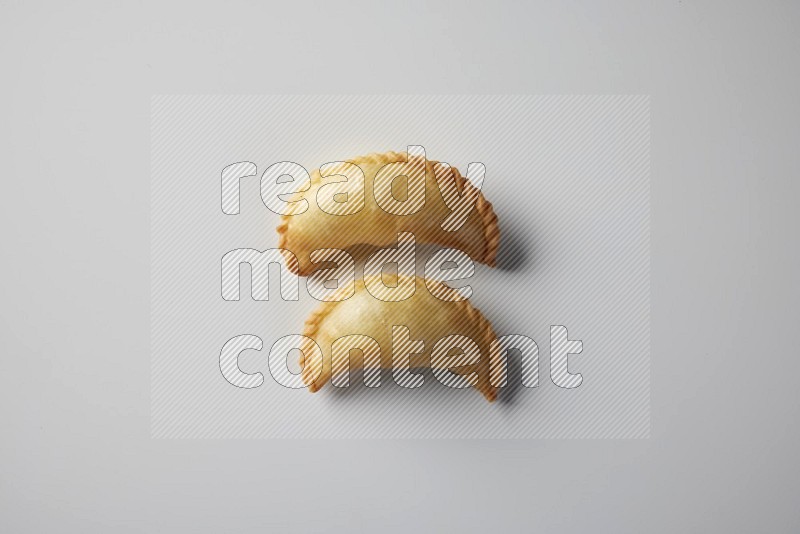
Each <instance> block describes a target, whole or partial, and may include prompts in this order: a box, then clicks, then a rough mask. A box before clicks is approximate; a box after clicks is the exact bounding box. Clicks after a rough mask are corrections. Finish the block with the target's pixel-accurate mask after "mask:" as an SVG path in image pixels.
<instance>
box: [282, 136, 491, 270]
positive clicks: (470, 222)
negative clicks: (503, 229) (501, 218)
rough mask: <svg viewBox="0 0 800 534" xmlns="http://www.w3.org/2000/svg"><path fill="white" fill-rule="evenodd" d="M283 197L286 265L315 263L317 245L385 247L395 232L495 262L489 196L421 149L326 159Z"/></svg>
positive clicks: (293, 267)
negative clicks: (287, 195)
mask: <svg viewBox="0 0 800 534" xmlns="http://www.w3.org/2000/svg"><path fill="white" fill-rule="evenodd" d="M409 148H412V147H409ZM417 148H420V149H421V148H422V147H417ZM479 168H482V165H481V166H480V167H479ZM400 177H404V178H400ZM481 180H482V178H481ZM287 202H289V204H288V207H287V209H286V211H285V212H284V215H283V216H282V219H281V223H280V224H279V226H278V234H279V236H280V241H279V245H278V246H279V248H280V249H282V250H284V251H288V252H291V254H288V253H284V255H285V257H286V263H287V266H288V267H289V269H290V270H291V271H292V272H293V273H295V274H299V275H301V276H307V275H308V274H310V273H311V272H312V271H313V270H314V264H313V262H312V261H311V259H310V254H311V253H312V252H313V251H314V250H318V249H343V250H351V251H352V250H353V248H354V247H355V246H356V245H373V246H378V247H385V246H387V245H389V244H391V243H394V242H395V241H396V239H397V235H398V233H400V232H411V233H413V234H414V237H415V239H416V241H417V243H419V244H422V243H431V244H436V245H441V246H444V247H448V248H456V249H459V250H462V251H464V252H465V253H466V254H467V255H469V256H470V258H472V259H473V260H475V261H478V262H480V263H484V264H486V265H489V266H494V265H495V260H496V256H497V249H498V245H499V240H500V232H499V229H498V225H497V216H496V215H495V213H494V210H493V209H492V205H491V203H489V201H487V200H486V198H485V197H484V196H483V193H482V192H481V191H480V189H479V187H475V185H473V184H472V182H471V181H470V180H467V179H466V178H464V177H463V176H462V175H461V173H460V172H459V171H458V169H456V168H455V167H450V166H448V165H447V164H443V163H440V162H437V161H428V160H427V159H426V158H425V154H424V151H422V152H421V154H417V153H414V152H412V153H411V155H410V156H409V155H408V154H405V153H399V152H387V153H385V154H371V155H368V156H362V157H357V158H354V159H351V160H348V161H346V162H334V163H330V164H326V165H323V166H322V167H321V168H320V169H318V170H315V171H313V172H312V173H311V174H310V175H309V179H308V180H306V181H305V182H304V183H303V184H302V186H301V187H300V188H299V189H298V190H297V193H295V194H294V195H293V196H290V197H289V200H287ZM357 259H358V257H357Z"/></svg>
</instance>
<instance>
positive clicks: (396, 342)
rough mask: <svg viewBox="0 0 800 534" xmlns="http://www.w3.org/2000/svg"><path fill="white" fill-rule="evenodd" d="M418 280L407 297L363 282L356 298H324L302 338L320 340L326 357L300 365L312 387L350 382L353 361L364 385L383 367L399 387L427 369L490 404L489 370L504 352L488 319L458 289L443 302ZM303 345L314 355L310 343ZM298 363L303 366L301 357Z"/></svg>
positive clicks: (414, 383)
mask: <svg viewBox="0 0 800 534" xmlns="http://www.w3.org/2000/svg"><path fill="white" fill-rule="evenodd" d="M414 278H415V279H416V280H415V281H416V291H415V292H414V294H413V296H412V297H411V298H409V299H406V300H403V301H399V302H385V301H383V300H380V299H377V298H375V297H374V296H373V295H371V294H370V293H369V292H367V291H366V290H365V289H364V282H362V281H360V280H359V281H358V282H357V284H356V286H357V287H356V292H355V294H354V295H353V296H352V297H350V298H349V299H346V300H343V301H341V302H323V303H322V304H321V305H320V306H319V308H317V310H315V311H314V312H313V313H312V314H311V315H310V317H309V318H308V320H307V321H306V324H305V331H304V332H303V335H304V336H306V337H307V338H310V339H313V340H314V341H315V342H316V343H317V345H318V346H319V347H320V349H321V350H322V354H323V358H322V362H321V363H320V361H319V360H318V359H314V360H313V361H312V360H311V359H309V360H308V365H304V367H303V375H302V376H303V381H304V382H305V383H306V384H307V385H308V389H309V391H311V392H312V393H313V392H315V391H318V390H319V389H320V388H322V386H323V385H325V383H326V382H328V380H330V379H331V378H332V377H333V381H334V384H335V385H337V386H340V387H342V386H346V385H347V384H348V377H349V375H348V374H347V370H348V358H349V369H350V371H352V370H353V369H365V382H366V383H367V385H372V386H373V387H374V386H375V385H377V384H376V383H375V380H376V379H377V380H380V374H379V372H378V369H381V368H382V369H394V371H393V373H392V375H393V378H394V380H395V381H396V382H397V383H398V384H400V385H403V386H405V387H419V386H420V385H422V381H423V380H424V379H423V377H422V376H421V375H417V374H411V373H409V372H408V369H409V368H411V369H414V368H422V367H430V368H431V369H432V370H433V373H434V375H435V376H436V378H438V379H439V381H440V382H442V383H444V384H446V385H449V386H451V387H459V388H461V387H469V386H474V387H475V388H476V389H477V390H478V391H480V393H481V394H483V396H484V397H485V398H486V400H488V401H489V402H492V401H494V400H495V399H496V397H497V389H496V388H495V387H494V386H493V385H492V383H491V381H490V371H492V370H497V369H500V366H499V365H500V363H501V362H500V359H499V358H500V354H499V349H498V348H496V347H493V346H492V342H493V341H494V340H495V338H496V336H495V333H494V331H493V330H492V326H491V324H490V323H489V321H487V320H486V319H485V318H484V317H483V315H482V314H481V313H480V311H478V310H477V309H476V308H474V307H473V306H472V305H471V304H470V303H469V301H467V300H463V299H459V297H458V295H457V294H455V293H454V294H453V295H449V297H450V298H449V300H450V301H445V300H441V299H440V298H437V297H434V296H433V295H432V294H431V293H430V292H429V291H428V290H426V289H425V282H424V280H423V279H422V278H419V277H414ZM345 290H347V288H345ZM448 290H449V291H452V292H455V290H454V289H451V288H449V287H447V286H445V285H444V284H442V289H441V290H440V292H439V294H440V295H441V294H442V293H443V292H447V291H448ZM351 349H358V350H351ZM450 349H452V350H450ZM301 350H302V352H303V353H304V354H310V353H311V346H310V343H309V342H306V343H305V345H304V346H303V347H301ZM300 360H301V365H303V363H304V362H303V360H304V358H303V357H302V356H301V358H300ZM320 367H321V368H320ZM448 368H449V369H450V370H451V371H452V372H450V371H447V369H448ZM454 368H455V369H454ZM343 375H344V379H342V376H343ZM429 379H430V378H429ZM370 381H371V382H373V383H372V384H370ZM423 387H424V386H423Z"/></svg>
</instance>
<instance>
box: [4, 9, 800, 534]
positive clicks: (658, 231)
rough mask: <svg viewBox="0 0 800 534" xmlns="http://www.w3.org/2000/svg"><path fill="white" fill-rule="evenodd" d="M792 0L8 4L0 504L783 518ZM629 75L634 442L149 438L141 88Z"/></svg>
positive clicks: (559, 81)
mask: <svg viewBox="0 0 800 534" xmlns="http://www.w3.org/2000/svg"><path fill="white" fill-rule="evenodd" d="M798 15H800V13H798V5H797V4H794V3H791V2H783V3H778V2H768V3H752V2H703V3H698V2H691V1H683V2H646V3H644V2H616V3H613V4H608V3H600V2H597V3H596V2H582V3H578V2H564V3H555V2H554V3H544V2H540V3H532V4H529V5H527V6H526V7H525V8H519V7H515V6H513V5H511V4H508V5H501V4H499V3H491V4H486V5H485V6H479V5H474V4H462V3H448V4H445V3H436V2H425V3H421V2H408V3H397V4H385V5H383V6H382V7H375V6H373V5H372V4H370V3H366V2H364V3H361V4H348V5H337V4H335V3H322V2H320V3H315V4H308V3H301V2H296V3H289V2H286V3H281V4H265V3H260V4H257V3H253V2H225V3H224V4H222V3H221V4H217V5H211V4H206V3H197V2H192V3H190V2H184V3H169V2H166V3H165V2H140V3H136V4H129V5H128V6H126V7H119V6H117V5H115V4H111V3H106V2H96V3H83V2H71V3H55V2H53V3H49V4H43V3H31V2H25V3H22V2H8V1H6V2H3V3H2V7H0V29H1V30H2V31H0V39H2V46H0V61H2V72H3V78H2V83H1V84H0V92H1V93H2V100H0V101H2V113H1V114H0V117H2V122H0V124H1V125H0V131H2V139H1V140H0V154H2V156H3V162H4V163H5V164H6V167H5V169H6V175H5V179H4V180H3V196H2V198H3V200H4V202H3V209H2V210H0V217H2V228H3V230H2V232H3V236H2V237H3V241H2V242H3V244H4V250H5V253H4V256H3V259H4V262H3V270H4V276H3V281H2V283H1V284H2V286H1V287H2V293H0V294H2V296H3V297H4V306H3V308H2V317H1V318H0V327H1V328H2V331H1V333H2V339H3V345H2V347H3V356H4V362H5V367H4V372H3V373H2V374H0V377H1V378H0V418H2V419H1V421H2V425H3V431H2V437H0V458H1V459H0V530H3V531H4V532H54V531H58V532H97V531H103V532H105V531H115V532H221V531H230V530H236V531H238V532H263V531H270V530H280V531H297V532H329V531H340V532H345V531H346V532H373V531H381V532H387V533H388V532H407V531H409V530H413V531H464V532H469V531H475V532H477V531H486V530H493V531H498V532H499V531H509V532H516V531H531V530H536V531H555V530H558V531H561V532H585V531H588V530H591V531H599V532H643V531H649V532H684V531H689V532H692V531H711V532H726V533H729V532H753V531H762V532H793V531H797V529H798V526H799V525H800V512H798V508H797V495H798V490H800V487H799V486H800V482H798V481H799V480H800V476H798V475H800V472H799V471H800V469H799V468H798V467H799V465H798V461H797V457H796V451H797V450H798V448H799V447H798V445H800V433H799V432H798V404H799V403H798V401H799V400H800V395H798V387H797V380H796V376H795V375H796V372H797V370H798V361H797V359H796V352H797V351H796V349H794V347H793V343H792V339H793V335H794V332H795V330H796V325H797V319H798V309H797V299H798V296H800V295H798V288H799V287H800V285H798V283H797V280H796V276H797V273H798V271H800V269H798V267H800V266H799V265H798V257H799V256H798V254H797V230H796V229H797V227H798V222H799V221H798V216H797V208H796V203H797V198H798V193H800V190H799V189H800V186H798V181H797V175H798V167H799V166H798V163H799V161H798V150H797V145H798V143H797V141H798V123H799V121H798V119H800V117H799V116H798V115H800V114H799V113H798V104H797V94H798V93H800V91H799V89H800V87H798V85H799V84H798V77H797V74H798V73H797V61H796V59H795V55H796V51H797V50H798V45H799V44H800V43H798V40H800V37H798V33H797V31H796V28H797V25H798ZM237 92H240V93H289V94H293V93H351V92H360V93H361V92H363V93H384V92H393V93H394V92H396V93H425V92H429V93H441V94H451V93H479V94H480V93H525V94H559V93H590V94H591V93H609V94H624V93H632V94H650V95H652V100H651V109H652V253H653V256H652V257H653V264H652V265H653V266H652V304H653V307H652V325H653V330H652V399H651V405H652V427H651V439H649V440H636V441H519V442H509V441H501V442H475V441H466V442H459V441H419V442H382V441H372V442H352V441H341V442H336V441H298V442H293V441H263V440H258V441H200V440H186V441H164V440H161V441H153V440H151V439H150V426H149V425H150V419H149V404H150V392H149V383H150V377H149V373H150V357H149V341H148V326H149V325H148V323H149V321H148V315H149V313H148V312H149V310H148V293H149V291H148V269H149V258H148V226H149V225H148V203H149V191H148V183H149V174H150V173H149V149H150V147H149V131H148V130H149V105H150V96H151V94H156V93H217V94H230V93H237Z"/></svg>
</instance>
